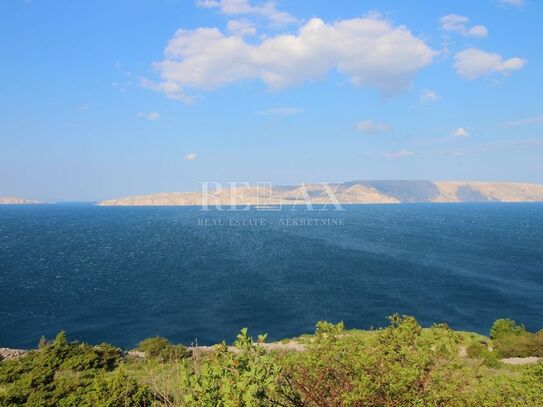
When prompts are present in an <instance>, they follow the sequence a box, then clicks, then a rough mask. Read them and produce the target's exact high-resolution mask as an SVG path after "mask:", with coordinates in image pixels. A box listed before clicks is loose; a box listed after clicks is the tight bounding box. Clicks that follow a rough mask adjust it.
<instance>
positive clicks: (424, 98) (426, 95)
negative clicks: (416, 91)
mask: <svg viewBox="0 0 543 407" xmlns="http://www.w3.org/2000/svg"><path fill="white" fill-rule="evenodd" d="M439 99H441V96H439V95H438V94H437V93H436V92H434V91H433V90H430V89H423V90H422V92H421V93H420V97H419V100H420V103H422V104H429V103H435V102H437V101H438V100H439Z"/></svg>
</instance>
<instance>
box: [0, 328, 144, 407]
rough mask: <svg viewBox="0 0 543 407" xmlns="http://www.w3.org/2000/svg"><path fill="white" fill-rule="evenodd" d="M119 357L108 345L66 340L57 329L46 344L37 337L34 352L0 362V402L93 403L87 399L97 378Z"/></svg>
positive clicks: (71, 404) (2, 403)
mask: <svg viewBox="0 0 543 407" xmlns="http://www.w3.org/2000/svg"><path fill="white" fill-rule="evenodd" d="M120 358H121V352H120V350H119V349H117V348H114V347H112V346H111V345H107V344H102V345H98V346H91V345H88V344H85V343H78V342H69V341H68V340H67V338H66V334H65V333H64V332H60V333H59V334H58V335H57V336H56V338H55V339H54V340H53V341H52V342H50V343H48V342H46V341H44V340H40V343H39V348H38V350H37V351H33V352H30V353H28V354H26V355H24V356H22V357H21V358H20V359H19V360H10V361H4V362H2V363H1V364H0V386H1V387H2V388H3V391H2V392H0V405H1V406H5V405H30V406H79V405H89V406H90V405H97V404H96V403H91V402H90V401H89V397H90V396H91V395H92V394H93V393H94V391H93V389H94V388H95V386H96V383H97V381H96V380H97V377H102V376H101V375H103V374H106V373H107V372H110V371H112V370H114V369H115V368H116V367H117V366H118V364H119V361H120ZM100 380H102V379H100ZM126 383H128V382H126ZM132 385H134V384H133V383H132ZM93 397H95V400H101V399H100V398H99V397H100V395H98V396H93ZM96 397H98V398H96ZM98 405H109V406H112V407H114V406H118V405H124V404H114V403H113V404H112V403H109V404H108V403H106V402H105V401H104V402H103V403H102V402H100V403H98Z"/></svg>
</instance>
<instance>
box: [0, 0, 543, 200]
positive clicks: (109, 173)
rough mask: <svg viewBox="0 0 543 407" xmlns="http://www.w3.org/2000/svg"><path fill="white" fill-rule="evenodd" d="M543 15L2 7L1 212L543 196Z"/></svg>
mask: <svg viewBox="0 0 543 407" xmlns="http://www.w3.org/2000/svg"><path fill="white" fill-rule="evenodd" d="M542 17H543V2H541V1H536V0H440V1H425V2H421V1H405V0H396V1H392V0H379V1H371V0H343V1H341V0H338V1H334V2H331V1H328V0H326V1H325V0H296V1H286V0H283V1H276V2H269V1H266V0H264V1H260V0H197V1H192V0H92V1H91V0H79V1H73V0H3V1H2V2H0V55H1V59H2V60H1V62H2V63H0V119H1V120H0V196H17V197H23V198H30V199H39V200H44V201H95V200H101V199H108V198H117V197H122V196H127V195H135V194H147V193H156V192H173V191H197V190H200V188H201V186H200V185H201V182H206V181H212V182H219V183H226V182H228V181H237V182H250V183H256V182H272V183H273V184H274V185H292V184H298V183H302V182H305V183H312V182H341V181H352V180H369V179H406V180H410V179H425V180H436V181H437V180H481V181H514V182H532V183H543V98H542V91H543V80H542V74H541V73H542V72H543V52H542V47H541V40H542V39H543V26H542V25H541V18H542Z"/></svg>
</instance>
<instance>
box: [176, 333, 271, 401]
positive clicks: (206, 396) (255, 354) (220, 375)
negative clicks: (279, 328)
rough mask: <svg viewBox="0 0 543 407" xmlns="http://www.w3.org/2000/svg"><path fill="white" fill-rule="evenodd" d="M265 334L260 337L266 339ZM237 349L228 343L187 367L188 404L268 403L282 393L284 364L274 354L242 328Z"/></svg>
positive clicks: (183, 376)
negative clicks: (275, 358)
mask: <svg viewBox="0 0 543 407" xmlns="http://www.w3.org/2000/svg"><path fill="white" fill-rule="evenodd" d="M264 338H265V337H263V336H261V337H259V339H260V341H262V340H263V339H264ZM234 346H235V348H236V352H232V351H230V350H229V349H228V347H227V346H226V344H225V343H223V344H221V345H218V346H216V348H215V350H214V352H213V355H212V356H211V357H210V358H209V359H208V360H206V361H204V362H203V363H202V365H201V366H193V367H189V366H187V368H186V369H185V370H184V373H183V375H182V385H184V386H185V387H186V392H187V395H186V397H185V403H186V405H189V406H190V405H192V406H217V407H218V406H225V407H226V406H240V407H241V406H248V407H251V406H255V407H256V406H267V405H271V404H272V401H273V400H274V398H275V397H277V394H278V382H279V379H280V376H281V368H280V366H279V365H278V364H277V363H276V361H275V360H274V358H273V356H272V355H271V354H269V353H266V352H265V351H264V349H263V348H262V346H261V345H260V344H259V343H255V342H254V340H253V338H252V337H251V336H249V335H248V333H247V329H246V328H244V329H242V330H241V332H240V334H239V335H238V336H237V338H236V341H235V342H234Z"/></svg>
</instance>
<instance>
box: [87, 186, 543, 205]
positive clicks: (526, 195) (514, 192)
mask: <svg viewBox="0 0 543 407" xmlns="http://www.w3.org/2000/svg"><path fill="white" fill-rule="evenodd" d="M328 185H329V187H330V189H331V190H332V191H334V196H335V198H336V199H337V201H338V202H339V203H341V204H398V203H417V202H436V203H439V202H442V203H443V202H543V185H540V184H528V183H512V182H479V181H439V182H432V181H392V180H386V181H351V182H344V183H330V184H328ZM268 192H270V191H269V190H268ZM327 192H328V191H327V190H326V189H325V187H324V186H323V185H321V184H305V185H296V186H275V187H273V188H272V190H271V193H269V194H268V196H269V198H268V199H266V204H269V205H278V204H283V205H294V204H296V203H300V204H303V203H304V196H305V197H309V198H310V200H311V203H312V204H317V205H318V204H325V203H330V201H329V195H328V193H327ZM262 193H263V189H262V188H261V189H258V188H257V187H256V186H254V185H253V186H251V187H248V188H246V187H238V188H237V189H228V188H226V186H225V187H224V188H223V189H222V190H221V191H217V192H216V193H214V192H210V193H209V199H208V203H209V204H210V205H215V204H220V205H230V204H232V203H235V204H236V205H259V204H261V203H262ZM211 195H213V196H211ZM202 198H203V194H202V192H170V193H158V194H150V195H138V196H130V197H125V198H119V199H112V200H106V201H101V202H98V203H97V205H100V206H200V205H202V202H203V200H202Z"/></svg>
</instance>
